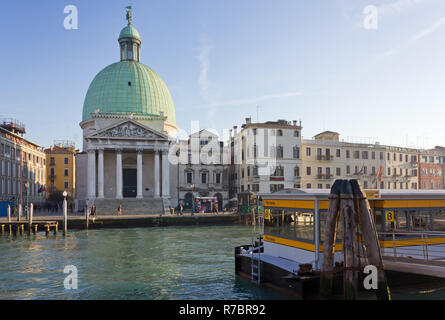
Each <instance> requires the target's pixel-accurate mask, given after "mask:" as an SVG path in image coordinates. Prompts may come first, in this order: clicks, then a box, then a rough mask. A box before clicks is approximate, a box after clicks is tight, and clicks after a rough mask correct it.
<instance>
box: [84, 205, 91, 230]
mask: <svg viewBox="0 0 445 320" xmlns="http://www.w3.org/2000/svg"><path fill="white" fill-rule="evenodd" d="M89 220H90V217H89V214H88V208H87V207H85V227H86V228H87V230H88V223H89Z"/></svg>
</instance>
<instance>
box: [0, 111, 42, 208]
mask: <svg viewBox="0 0 445 320" xmlns="http://www.w3.org/2000/svg"><path fill="white" fill-rule="evenodd" d="M24 134H25V125H24V124H22V123H21V122H19V121H17V120H14V119H3V120H2V121H1V123H0V201H11V202H14V204H16V205H18V204H19V203H22V204H23V205H26V202H28V201H29V202H33V203H40V202H43V201H44V200H45V181H46V180H45V176H46V174H45V172H46V170H45V153H44V152H43V150H42V147H41V146H39V145H37V144H35V143H34V142H31V141H29V140H27V139H25V138H24Z"/></svg>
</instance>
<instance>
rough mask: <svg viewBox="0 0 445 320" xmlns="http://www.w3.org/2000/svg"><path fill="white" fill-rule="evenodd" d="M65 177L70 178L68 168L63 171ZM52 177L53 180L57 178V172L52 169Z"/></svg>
mask: <svg viewBox="0 0 445 320" xmlns="http://www.w3.org/2000/svg"><path fill="white" fill-rule="evenodd" d="M63 176H64V177H68V176H69V169H68V168H65V169H63ZM50 177H52V178H54V177H55V171H54V168H51V169H50Z"/></svg>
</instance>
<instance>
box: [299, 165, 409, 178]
mask: <svg viewBox="0 0 445 320" xmlns="http://www.w3.org/2000/svg"><path fill="white" fill-rule="evenodd" d="M392 169H393V171H392V174H393V175H394V176H396V175H400V176H402V175H405V176H407V177H410V176H413V177H416V176H417V169H412V170H411V173H410V170H409V169H405V171H403V169H402V168H399V169H400V170H399V174H398V173H397V170H396V168H392ZM322 171H323V168H321V167H318V168H317V174H318V175H321V174H323V172H322ZM325 171H326V175H330V174H331V168H329V167H327V168H325ZM311 174H312V168H311V167H306V175H308V176H310V175H311ZM335 174H336V175H337V176H341V175H342V173H341V168H335ZM346 174H351V166H349V165H347V166H346ZM352 174H355V175H360V174H363V175H366V174H372V175H375V174H377V171H376V167H374V166H373V167H371V172H368V167H367V166H362V167H359V166H355V167H354V172H353V173H352ZM390 175H391V168H388V176H390Z"/></svg>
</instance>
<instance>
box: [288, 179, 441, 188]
mask: <svg viewBox="0 0 445 320" xmlns="http://www.w3.org/2000/svg"><path fill="white" fill-rule="evenodd" d="M325 186H326V189H330V188H331V184H329V183H327V184H326V185H325ZM409 186H410V184H409V183H408V182H400V183H397V182H388V184H387V189H402V190H403V189H406V190H408V189H410V188H409ZM295 187H296V188H299V187H300V185H295ZM369 187H371V186H370V185H369V183H368V181H366V180H364V181H363V188H364V189H367V188H369ZM384 187H385V184H384V182H383V181H382V182H380V185H379V189H384ZM306 188H307V189H311V188H312V184H311V183H307V184H306ZM438 188H440V183H438ZM317 189H323V184H321V183H318V184H317ZM411 189H417V183H416V182H412V183H411ZM425 189H426V188H425ZM432 189H433V188H432Z"/></svg>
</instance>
